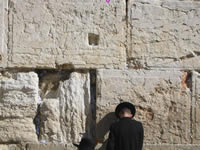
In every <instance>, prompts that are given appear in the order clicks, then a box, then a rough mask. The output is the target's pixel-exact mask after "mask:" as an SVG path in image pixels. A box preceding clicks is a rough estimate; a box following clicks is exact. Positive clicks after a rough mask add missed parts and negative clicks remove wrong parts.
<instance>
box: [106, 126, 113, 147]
mask: <svg viewBox="0 0 200 150" xmlns="http://www.w3.org/2000/svg"><path fill="white" fill-rule="evenodd" d="M114 148H115V136H114V132H113V127H112V126H111V127H110V133H109V138H108V143H107V147H106V150H114Z"/></svg>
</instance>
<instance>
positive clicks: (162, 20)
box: [128, 0, 200, 68]
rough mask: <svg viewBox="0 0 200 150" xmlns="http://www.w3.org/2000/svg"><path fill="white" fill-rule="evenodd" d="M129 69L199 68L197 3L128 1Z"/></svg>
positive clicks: (199, 11)
mask: <svg viewBox="0 0 200 150" xmlns="http://www.w3.org/2000/svg"><path fill="white" fill-rule="evenodd" d="M128 7H129V8H128V9H129V11H128V18H129V19H128V22H129V31H130V33H129V34H130V38H129V43H130V44H129V45H130V46H129V50H128V60H129V62H128V63H129V66H130V67H134V68H142V67H173V68H200V66H199V63H200V50H199V46H200V45H199V40H200V34H199V30H200V19H199V18H200V2H199V1H189V0H188V1H178V0H173V1H172V0H151V1H148V0H130V1H129V5H128Z"/></svg>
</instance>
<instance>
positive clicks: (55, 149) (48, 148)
mask: <svg viewBox="0 0 200 150" xmlns="http://www.w3.org/2000/svg"><path fill="white" fill-rule="evenodd" d="M26 150H67V148H66V146H65V145H64V144H27V148H26Z"/></svg>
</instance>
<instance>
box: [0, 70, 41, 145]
mask: <svg viewBox="0 0 200 150" xmlns="http://www.w3.org/2000/svg"><path fill="white" fill-rule="evenodd" d="M38 83H39V82H38V77H37V74H35V73H33V72H29V73H12V74H9V73H4V74H1V75H0V93H1V94H0V118H1V119H0V135H1V136H0V143H2V142H3V143H6V142H14V143H16V142H37V136H36V133H35V126H34V124H33V118H34V117H35V115H36V110H37V99H38Z"/></svg>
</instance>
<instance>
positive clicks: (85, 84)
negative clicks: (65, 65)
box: [40, 72, 92, 149]
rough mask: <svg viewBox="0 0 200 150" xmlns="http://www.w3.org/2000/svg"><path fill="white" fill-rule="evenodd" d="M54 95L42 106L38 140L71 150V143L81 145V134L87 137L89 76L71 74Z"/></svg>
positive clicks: (89, 107)
mask: <svg viewBox="0 0 200 150" xmlns="http://www.w3.org/2000/svg"><path fill="white" fill-rule="evenodd" d="M54 92H55V93H54V94H52V96H48V97H47V98H45V99H44V101H43V104H42V105H41V109H40V113H41V133H40V140H41V141H45V142H47V143H48V142H53V143H65V144H66V147H67V149H74V146H73V145H72V143H79V142H80V140H81V137H82V135H81V133H87V135H90V133H89V132H90V121H91V119H92V118H91V117H92V116H91V102H90V76H89V73H78V72H73V73H71V74H70V77H69V79H66V80H64V81H60V83H59V87H58V89H57V90H56V91H54Z"/></svg>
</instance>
